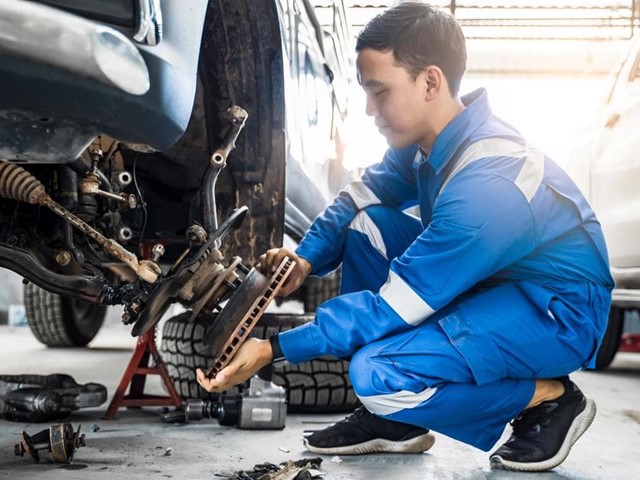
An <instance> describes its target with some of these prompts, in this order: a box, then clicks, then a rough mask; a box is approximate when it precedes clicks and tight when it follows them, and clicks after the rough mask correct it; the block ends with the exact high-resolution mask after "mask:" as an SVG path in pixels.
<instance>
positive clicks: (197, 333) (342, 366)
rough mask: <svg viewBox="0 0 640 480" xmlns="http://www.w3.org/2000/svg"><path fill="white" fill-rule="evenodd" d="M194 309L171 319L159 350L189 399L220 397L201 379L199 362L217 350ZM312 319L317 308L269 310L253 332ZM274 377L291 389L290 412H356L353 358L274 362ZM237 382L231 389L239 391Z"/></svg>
mask: <svg viewBox="0 0 640 480" xmlns="http://www.w3.org/2000/svg"><path fill="white" fill-rule="evenodd" d="M190 317H191V315H190V313H189V312H185V313H181V314H179V315H176V316H174V317H171V318H169V319H167V320H166V321H165V322H164V326H163V330H162V342H161V344H160V354H161V355H162V358H163V360H164V362H165V364H166V366H167V370H168V371H169V375H170V376H171V378H172V379H173V382H174V385H175V387H176V390H177V391H178V393H179V394H180V395H181V396H182V398H184V399H188V398H201V399H204V400H212V401H214V402H215V401H217V400H218V395H217V394H213V395H212V394H210V393H207V392H205V391H204V390H203V389H202V388H200V386H199V385H198V382H197V381H196V377H195V370H196V368H202V369H206V368H208V366H209V365H210V364H211V359H212V358H213V356H214V353H215V352H214V351H213V350H212V349H211V347H210V346H209V345H206V344H205V343H204V342H203V337H204V334H205V330H206V324H205V323H204V322H202V321H201V320H200V319H195V320H193V321H192V320H191V318H190ZM312 320H313V315H312V314H304V315H298V314H281V313H278V314H272V313H266V314H264V315H263V316H262V318H261V319H260V322H258V325H257V326H256V327H255V328H254V330H253V333H252V336H254V337H258V338H269V337H270V336H271V335H273V334H274V333H277V332H280V331H284V330H288V329H290V328H294V327H296V326H298V325H303V324H305V323H307V322H309V321H312ZM273 381H274V383H276V384H277V385H280V386H283V387H284V388H285V390H286V393H287V405H288V406H287V410H288V412H289V413H333V412H351V411H353V409H354V408H355V407H356V406H358V399H357V397H356V395H355V393H354V391H353V388H352V386H351V381H350V379H349V362H348V361H346V360H340V359H336V358H333V357H320V358H317V359H315V360H312V361H310V362H305V363H302V364H300V365H292V364H290V363H288V362H281V363H279V364H277V365H275V366H274V376H273ZM238 392H239V390H238V389H237V388H234V389H231V390H230V391H228V392H227V394H229V395H235V394H237V393H238Z"/></svg>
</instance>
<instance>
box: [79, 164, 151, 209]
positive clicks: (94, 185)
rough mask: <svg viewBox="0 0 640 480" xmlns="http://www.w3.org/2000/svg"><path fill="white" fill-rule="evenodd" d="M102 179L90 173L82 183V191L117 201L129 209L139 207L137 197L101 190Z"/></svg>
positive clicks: (94, 173) (80, 185)
mask: <svg viewBox="0 0 640 480" xmlns="http://www.w3.org/2000/svg"><path fill="white" fill-rule="evenodd" d="M101 184H102V182H101V181H100V177H99V176H98V174H97V173H96V172H93V171H92V172H89V173H87V176H86V177H85V178H83V179H82V180H81V181H80V184H79V187H80V191H81V192H82V193H84V194H85V195H98V196H101V197H105V198H108V199H109V200H115V201H116V202H120V203H122V204H124V205H125V206H127V207H129V208H136V206H137V205H138V199H137V198H136V196H135V195H131V194H126V193H111V192H107V191H105V190H101V189H100V185H101Z"/></svg>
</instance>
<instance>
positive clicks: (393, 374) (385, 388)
mask: <svg viewBox="0 0 640 480" xmlns="http://www.w3.org/2000/svg"><path fill="white" fill-rule="evenodd" d="M349 376H350V378H351V385H352V387H353V391H354V392H355V393H356V395H357V396H358V397H371V396H376V395H387V394H389V393H395V392H397V391H400V390H402V387H401V381H400V378H399V374H398V372H397V370H396V369H395V367H394V366H393V365H392V364H391V362H390V361H389V360H388V359H385V358H384V357H382V356H380V355H378V352H377V350H374V349H372V348H368V347H364V348H362V349H360V350H358V351H357V352H356V353H355V355H353V357H352V358H351V361H350V364H349Z"/></svg>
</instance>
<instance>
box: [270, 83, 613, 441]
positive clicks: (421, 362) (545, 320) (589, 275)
mask: <svg viewBox="0 0 640 480" xmlns="http://www.w3.org/2000/svg"><path fill="white" fill-rule="evenodd" d="M462 102H463V104H464V105H465V109H464V110H463V111H462V113H460V114H459V115H458V116H457V117H456V118H454V119H453V120H452V121H451V122H450V123H449V124H448V125H447V126H446V127H445V128H444V130H443V131H442V132H441V133H440V134H439V135H438V137H437V138H436V140H435V142H434V143H433V146H432V148H431V151H429V152H424V151H422V149H421V148H420V147H419V146H418V145H414V146H410V147H407V148H403V149H394V148H391V149H389V150H388V151H387V153H386V154H385V156H384V158H383V160H382V162H380V163H379V164H376V165H373V166H371V167H369V168H368V169H367V170H366V171H365V173H364V175H363V177H362V179H361V181H358V182H354V183H352V184H350V185H349V186H348V187H347V188H346V189H345V190H344V191H343V192H341V193H340V194H339V195H338V196H337V197H336V199H335V201H334V202H333V204H332V205H331V206H329V207H328V208H327V209H326V210H325V211H324V212H323V213H322V214H321V215H320V216H319V217H318V218H317V219H316V220H315V221H314V223H313V225H312V226H311V228H310V230H309V232H308V233H307V234H306V235H305V237H304V239H303V240H302V242H301V243H300V245H299V247H298V249H297V251H296V253H297V254H298V255H299V256H301V257H303V258H305V259H306V260H308V261H309V262H310V264H311V266H312V268H313V270H312V273H313V274H316V275H323V274H325V273H327V272H329V271H331V270H333V269H335V268H337V267H338V266H339V265H340V264H342V272H343V283H342V287H341V289H342V292H341V295H340V296H338V297H336V298H334V299H331V300H329V301H327V302H325V303H323V304H322V305H321V306H320V307H319V308H318V310H317V311H316V318H315V321H314V322H312V323H309V324H307V325H304V326H301V327H299V328H296V329H294V330H291V331H288V332H284V333H282V334H281V335H280V336H279V343H280V347H281V349H282V351H283V354H284V356H285V358H286V359H287V360H289V361H291V362H293V363H299V362H303V361H306V360H310V359H312V358H315V357H318V356H320V355H334V356H336V357H341V358H350V359H351V365H350V376H351V381H352V384H353V388H354V390H355V392H356V394H357V395H358V397H359V399H360V400H361V402H362V403H363V405H364V406H365V407H367V408H368V409H369V410H370V411H372V412H374V413H376V414H379V415H382V416H384V417H386V418H390V419H393V420H397V421H401V422H405V423H411V424H415V425H419V426H422V427H425V428H430V429H433V430H435V431H439V432H441V433H444V434H446V435H449V436H451V437H453V438H456V439H458V440H460V441H463V442H465V443H468V444H471V445H474V446H476V447H478V448H481V449H483V450H489V449H490V448H491V447H492V446H493V445H494V444H495V442H496V441H497V440H498V439H499V438H500V435H501V434H502V432H503V430H504V427H505V425H506V424H507V423H508V422H509V421H510V420H511V419H513V418H515V417H516V416H517V415H518V414H519V413H520V412H521V411H522V410H523V409H524V408H525V407H526V405H527V404H528V403H529V401H530V400H531V398H532V395H533V393H534V390H535V379H545V378H554V377H560V376H564V375H567V374H569V373H570V372H572V371H575V370H577V369H580V368H583V367H587V366H590V365H593V362H594V358H595V355H596V352H597V348H598V346H599V343H600V341H601V338H602V335H603V333H604V330H605V328H606V323H607V316H608V311H609V307H610V302H611V290H612V288H613V280H612V278H611V275H610V273H609V264H608V257H607V251H606V247H605V242H604V237H603V234H602V231H601V228H600V224H599V223H598V221H597V219H596V217H595V215H594V213H593V211H592V210H591V208H590V206H589V205H588V203H587V201H586V200H585V199H584V197H583V196H582V194H581V193H580V191H579V190H578V188H577V187H576V185H575V184H574V183H573V182H572V181H571V180H570V179H569V177H568V176H567V175H566V174H565V173H564V171H563V170H562V169H561V168H559V167H558V166H557V165H556V164H555V163H554V162H553V161H552V160H551V159H549V158H547V157H546V156H545V155H543V154H542V153H540V152H539V151H537V150H536V149H534V148H532V147H530V146H529V145H527V144H526V142H525V141H524V139H523V138H522V136H521V135H520V134H519V133H518V132H517V131H516V130H515V129H514V128H513V127H511V126H510V125H508V124H506V123H505V122H503V121H501V120H500V119H499V118H497V117H496V116H494V115H493V114H492V112H491V109H490V107H489V104H488V100H487V94H486V92H485V91H484V89H480V90H477V91H475V92H473V93H471V94H469V95H467V96H465V97H463V98H462ZM411 206H418V207H419V212H420V218H419V219H418V218H417V217H412V216H410V215H408V214H406V213H403V212H404V211H406V208H407V207H411Z"/></svg>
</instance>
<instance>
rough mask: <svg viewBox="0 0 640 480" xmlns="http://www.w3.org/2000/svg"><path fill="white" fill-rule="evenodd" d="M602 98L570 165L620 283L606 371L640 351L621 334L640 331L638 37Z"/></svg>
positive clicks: (603, 353) (603, 357) (604, 355)
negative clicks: (622, 356) (620, 355)
mask: <svg viewBox="0 0 640 480" xmlns="http://www.w3.org/2000/svg"><path fill="white" fill-rule="evenodd" d="M604 94H605V95H604V96H605V98H604V101H603V103H602V105H601V106H600V108H599V109H598V111H597V112H596V113H595V115H594V116H593V121H592V122H591V124H590V125H589V126H588V127H587V128H585V131H584V132H582V134H581V135H580V136H579V137H578V138H577V139H576V142H575V145H574V147H573V149H572V151H571V153H570V156H569V162H568V163H567V165H566V169H567V171H568V172H569V174H570V175H571V176H572V178H573V179H574V180H575V182H576V183H577V184H578V186H579V187H580V189H581V190H582V191H583V192H584V194H585V196H586V197H587V199H588V200H589V202H590V203H591V205H592V207H593V209H594V210H595V212H596V215H597V217H598V219H599V220H600V223H601V224H602V227H603V230H604V234H605V238H606V241H607V247H608V250H609V259H610V262H611V272H612V275H613V277H614V279H615V282H616V287H615V290H614V292H613V305H612V307H611V312H610V315H609V326H608V328H607V332H606V335H605V338H604V340H603V343H602V346H601V348H600V352H599V355H598V361H597V366H596V368H604V367H606V366H608V365H609V364H610V363H611V361H612V360H613V358H614V356H615V354H616V352H617V351H618V350H619V349H623V350H628V351H639V350H640V348H639V347H640V342H639V340H640V336H638V335H636V334H634V333H631V332H628V333H625V334H624V335H623V331H624V330H625V323H626V324H627V325H626V329H627V330H635V331H638V330H640V329H638V326H640V324H639V323H638V316H637V309H638V308H640V247H638V238H639V237H640V188H638V179H640V137H639V136H638V135H637V128H638V125H639V124H640V36H636V37H635V38H634V39H632V40H631V41H630V43H629V49H628V51H627V52H626V54H625V56H624V58H623V59H622V61H621V62H620V63H619V65H618V67H617V68H616V69H615V70H614V72H613V74H612V79H611V83H610V86H609V91H608V92H604ZM621 337H623V339H622V344H621Z"/></svg>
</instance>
